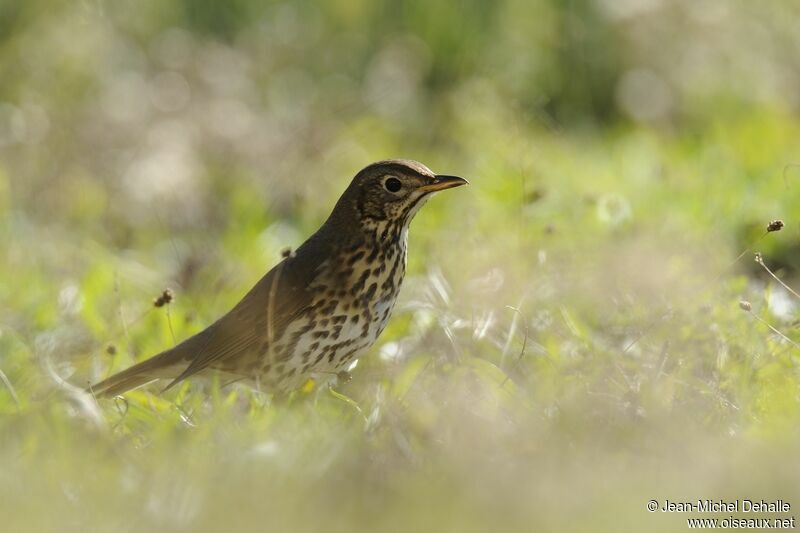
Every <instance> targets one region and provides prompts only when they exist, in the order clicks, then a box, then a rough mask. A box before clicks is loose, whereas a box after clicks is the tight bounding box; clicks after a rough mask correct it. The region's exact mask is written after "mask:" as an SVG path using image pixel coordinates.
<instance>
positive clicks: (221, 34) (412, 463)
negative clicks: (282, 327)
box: [0, 0, 800, 531]
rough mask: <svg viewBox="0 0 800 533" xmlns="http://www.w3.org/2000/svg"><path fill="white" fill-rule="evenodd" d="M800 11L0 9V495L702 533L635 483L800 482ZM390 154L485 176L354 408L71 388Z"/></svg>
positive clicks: (60, 508)
mask: <svg viewBox="0 0 800 533" xmlns="http://www.w3.org/2000/svg"><path fill="white" fill-rule="evenodd" d="M798 22H800V3H798V2H794V1H792V0H776V1H772V2H751V1H747V0H727V1H721V0H525V1H522V0H502V1H495V2H487V1H483V0H458V1H455V0H453V1H442V2H425V1H422V0H408V1H402V2H398V1H391V0H372V1H363V0H333V1H325V2H314V1H290V2H276V1H268V2H260V1H255V0H229V1H227V2H214V1H211V0H174V1H168V2H167V1H163V0H140V1H138V2H125V1H115V2H105V1H101V0H81V1H61V0H29V1H25V2H21V1H14V0H5V1H0V249H1V250H2V254H0V280H2V281H0V378H1V380H2V383H0V457H2V462H3V463H4V464H5V465H6V466H4V468H3V469H2V471H1V472H0V495H2V497H1V498H0V501H3V502H4V503H0V509H2V508H3V507H5V506H8V507H7V509H4V510H3V514H4V516H7V517H10V518H9V520H10V523H11V524H12V526H13V529H14V530H15V531H23V530H31V531H33V530H38V531H41V530H59V531H71V530H75V531H86V530H114V531H115V530H131V531H134V530H149V531H152V530H171V531H175V530H182V529H191V530H209V531H210V530H216V529H219V528H221V527H223V526H225V527H232V528H234V529H244V530H251V529H254V528H255V527H259V528H262V527H263V528H265V529H268V530H269V529H271V528H274V529H276V530H282V531H285V530H293V531H299V530H305V529H309V530H318V529H319V528H320V527H322V526H323V525H324V527H326V529H329V530H335V531H339V530H341V531H353V530H358V529H364V530H370V531H375V530H387V531H390V530H395V529H403V530H407V529H410V528H413V529H422V530H431V529H437V530H450V529H451V530H459V531H468V530H475V531H479V530H485V529H493V530H496V529H500V528H504V529H509V530H510V529H519V530H528V529H540V530H564V529H568V530H581V529H583V530H591V531H599V530H609V531H618V530H620V529H628V528H634V527H635V528H637V529H641V528H644V527H646V528H648V529H652V530H673V529H681V530H683V529H685V527H686V526H685V522H684V521H682V520H683V518H684V517H678V516H674V515H665V514H662V513H656V514H655V515H651V514H649V513H647V512H646V510H645V504H646V502H647V500H648V499H651V498H655V499H659V500H663V499H664V498H666V497H669V499H670V500H693V499H694V500H696V499H697V498H700V497H702V498H711V499H719V498H737V497H738V498H744V497H750V498H756V499H758V498H764V499H767V498H779V497H780V498H783V499H784V500H788V501H789V502H790V503H791V504H792V506H795V505H797V506H800V498H797V496H798V491H797V487H796V479H797V475H798V473H799V472H798V465H797V461H796V460H794V459H793V457H796V456H797V453H798V452H800V435H798V430H797V428H798V427H800V426H798V422H800V373H799V372H798V369H797V362H798V359H797V357H798V355H800V347H798V344H797V342H799V341H800V332H798V331H797V330H798V319H799V318H800V316H798V311H797V304H798V298H797V296H796V294H794V293H793V292H792V289H791V287H794V290H797V289H798V287H800V283H798V280H799V278H800V276H798V265H800V221H798V219H797V217H796V214H797V212H798V205H800V123H798V118H800V32H798V31H797V27H798ZM384 158H411V159H417V160H419V161H422V162H423V163H425V164H426V165H428V166H429V167H431V168H432V169H433V170H434V171H436V172H441V173H446V174H456V175H462V176H465V177H467V178H468V179H469V180H470V181H471V183H472V186H471V187H469V188H467V189H459V190H458V191H455V192H453V193H448V194H447V195H441V196H439V197H437V198H436V199H435V200H434V201H433V202H430V203H429V204H428V206H427V207H426V209H425V210H423V212H422V213H421V214H420V215H419V216H418V217H417V219H416V220H415V223H414V225H413V227H412V231H411V243H410V247H411V249H410V256H409V267H410V277H409V279H408V280H407V283H406V286H405V288H404V293H403V296H402V298H403V300H402V301H401V306H400V309H399V310H398V312H397V314H396V318H395V320H394V321H393V323H392V325H391V326H390V328H389V329H388V330H387V331H386V333H384V336H383V337H382V338H381V340H380V341H379V344H378V346H376V347H375V348H374V349H373V350H372V353H371V354H370V355H371V356H370V357H369V358H365V359H363V360H362V361H361V362H360V363H359V366H358V368H356V369H355V370H354V371H353V377H354V379H353V381H352V382H349V383H340V384H338V385H337V386H336V391H338V392H337V393H336V394H337V396H334V395H332V394H329V393H328V392H327V391H317V392H314V393H313V394H310V395H308V396H309V397H307V398H302V399H297V401H295V402H292V404H291V405H290V406H286V407H277V408H276V407H274V406H271V405H270V404H269V401H268V400H267V399H265V398H264V397H262V396H260V395H256V394H253V393H251V392H248V391H246V390H239V389H233V390H230V388H223V389H220V387H219V386H218V384H211V385H203V384H199V383H198V384H187V385H186V386H185V387H184V388H183V389H182V390H180V391H176V393H175V394H172V395H167V397H159V396H157V395H154V394H151V393H153V392H156V391H157V388H152V389H146V390H145V391H140V392H135V393H132V394H131V395H129V396H128V398H127V399H126V400H125V401H117V402H102V403H100V404H98V403H97V402H95V401H94V399H92V398H91V397H86V395H85V394H83V393H81V392H80V389H81V388H82V387H83V386H84V385H85V383H87V382H88V381H89V380H93V379H97V378H100V377H104V376H107V375H109V373H110V372H112V371H114V370H119V369H121V368H124V367H126V366H127V365H129V364H131V363H132V362H134V361H135V360H139V359H141V358H143V357H147V356H149V355H151V354H153V353H155V352H158V351H159V350H161V349H163V348H164V347H166V346H169V345H171V344H172V343H174V342H175V341H176V340H180V339H182V338H184V337H186V336H188V335H189V334H191V333H193V332H196V331H198V330H199V329H200V328H202V327H204V326H205V325H207V324H208V323H210V322H211V321H213V320H214V319H215V318H216V317H218V316H219V315H220V314H222V313H223V312H225V311H226V310H227V309H228V308H229V307H230V306H231V305H233V304H234V303H235V302H236V301H238V299H239V298H240V297H241V296H242V295H243V294H244V292H245V291H246V290H247V289H248V288H249V287H250V286H251V285H252V284H253V283H254V282H255V281H256V280H257V279H258V278H259V277H260V276H261V275H262V274H263V273H264V272H265V271H266V270H267V269H268V268H269V267H271V266H272V265H273V264H275V263H276V262H277V260H278V258H279V257H280V251H281V249H283V248H284V247H287V246H297V245H298V244H300V243H301V242H302V241H303V240H304V238H305V237H306V236H308V235H309V234H310V233H311V232H313V231H314V230H315V229H316V228H317V227H318V226H319V224H320V223H321V222H322V221H323V220H324V219H325V217H326V216H327V214H328V212H329V210H330V209H331V207H332V206H333V204H334V202H335V200H336V199H337V198H338V196H339V194H340V193H341V191H342V190H343V189H344V187H345V186H346V184H347V183H348V182H349V180H350V178H351V177H352V176H353V175H354V174H355V173H356V172H357V171H358V170H359V169H361V168H362V167H364V166H366V165H367V164H368V163H370V162H372V161H375V160H379V159H384ZM774 219H782V220H783V221H784V222H785V227H783V229H782V230H781V231H779V232H770V233H767V232H766V228H767V224H769V222H770V221H772V220H774ZM755 252H761V253H762V257H763V262H764V264H760V263H758V262H756V261H754V260H753V257H754V255H753V254H754V253H755ZM776 278H777V279H776ZM778 279H779V280H780V281H782V282H783V283H785V284H787V286H788V287H789V288H785V287H784V286H782V285H781V283H780V282H779V281H778ZM166 287H170V288H172V289H173V290H174V292H175V295H176V300H175V302H174V303H172V304H170V305H169V306H166V307H165V308H157V309H156V308H154V307H153V305H152V300H153V298H154V297H156V296H158V295H159V294H160V293H161V291H162V290H163V289H164V288H166ZM740 300H746V301H747V302H749V304H748V305H749V309H746V308H747V307H748V305H745V306H742V307H740V305H739V301H740ZM147 390H149V392H147ZM342 395H343V396H342ZM792 496H794V497H795V500H792ZM265 502H266V503H265Z"/></svg>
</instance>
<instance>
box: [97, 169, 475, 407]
mask: <svg viewBox="0 0 800 533" xmlns="http://www.w3.org/2000/svg"><path fill="white" fill-rule="evenodd" d="M466 184H468V182H467V180H465V179H464V178H461V177H458V176H449V175H441V174H434V173H433V172H432V171H431V170H430V169H429V168H428V167H426V166H425V165H423V164H422V163H419V162H417V161H412V160H404V159H391V160H384V161H378V162H376V163H372V164H370V165H368V166H367V167H365V168H363V169H362V170H361V171H359V172H358V173H357V174H356V175H355V177H354V178H353V179H352V181H351V182H350V185H349V186H348V187H347V188H346V189H345V191H344V193H343V194H342V195H341V197H340V198H339V200H338V202H336V204H335V206H334V208H333V210H332V212H331V214H330V216H329V217H328V218H327V220H326V221H325V223H324V224H322V226H321V227H320V228H319V229H318V230H317V232H316V233H314V234H313V235H312V236H311V237H309V238H308V240H306V241H305V242H304V243H303V244H302V245H301V246H299V247H298V248H297V249H296V250H295V251H293V252H290V253H286V254H284V257H283V259H282V260H281V261H280V262H279V263H278V264H277V265H275V266H274V267H273V268H272V269H271V270H270V271H269V272H267V273H266V274H265V275H264V276H263V277H262V278H261V279H260V280H259V281H258V282H257V283H256V284H255V286H254V287H253V288H252V289H251V290H250V291H249V292H248V293H247V294H246V295H245V296H244V297H243V298H242V299H241V300H240V301H239V303H237V304H236V305H235V306H234V307H233V308H232V309H231V310H230V311H229V312H228V313H226V314H225V315H223V316H222V317H221V318H219V319H218V320H217V321H216V322H214V323H212V324H211V325H210V326H208V327H207V328H206V329H204V330H202V331H200V332H199V333H197V334H195V335H193V336H191V337H189V338H187V339H186V340H184V341H182V342H180V343H179V344H177V345H175V346H174V347H172V348H169V349H167V350H165V351H163V352H161V353H159V354H157V355H155V356H153V357H151V358H149V359H147V360H145V361H142V362H140V363H138V364H135V365H133V366H132V367H130V368H128V369H126V370H123V371H121V372H119V373H117V374H114V375H112V376H110V377H108V378H106V379H104V380H102V381H100V382H99V383H96V384H94V385H90V386H89V387H88V389H87V392H89V393H91V394H93V395H95V396H96V397H115V396H119V395H121V394H124V393H125V392H127V391H129V390H131V389H135V388H138V387H141V386H144V385H146V384H148V383H151V382H154V381H157V380H169V382H168V384H167V385H166V387H164V388H163V389H162V391H161V392H162V393H163V392H165V391H167V390H169V389H170V388H172V387H174V386H175V385H177V384H178V383H181V382H183V381H184V380H186V379H187V378H190V377H195V376H197V377H209V376H211V375H214V374H217V375H220V376H221V377H222V379H225V380H227V381H237V382H244V383H245V384H247V385H250V386H252V387H253V388H256V389H257V390H261V391H266V392H270V393H273V394H275V395H276V396H277V395H285V394H288V393H290V392H291V391H293V390H296V389H298V388H300V387H301V386H303V385H304V384H305V383H307V382H308V381H309V379H313V380H315V381H322V382H324V381H329V380H330V377H331V376H333V375H337V374H340V373H342V372H345V371H346V370H347V369H348V368H349V367H350V365H351V364H352V362H353V361H354V360H355V359H357V358H358V357H359V356H360V355H361V354H362V353H363V352H365V351H366V350H367V349H368V348H370V347H371V346H372V345H373V344H374V343H375V341H376V340H377V339H378V336H379V335H380V334H381V332H383V330H384V328H385V327H386V324H387V322H388V321H389V318H390V316H391V314H392V310H393V309H394V306H395V303H396V301H397V296H398V293H399V291H400V287H401V285H402V283H403V278H404V277H405V273H406V257H407V243H408V229H409V225H410V223H411V220H412V219H413V218H414V216H415V215H416V214H417V212H418V211H419V209H420V208H421V207H422V205H423V204H425V202H426V201H427V200H428V199H429V198H430V197H431V196H432V195H434V194H436V193H438V192H441V191H444V190H447V189H451V188H454V187H459V186H461V185H466ZM326 377H327V379H326Z"/></svg>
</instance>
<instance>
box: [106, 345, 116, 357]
mask: <svg viewBox="0 0 800 533" xmlns="http://www.w3.org/2000/svg"><path fill="white" fill-rule="evenodd" d="M106 353H107V354H108V355H115V354H116V353H117V347H116V346H114V345H113V344H109V345H108V346H106Z"/></svg>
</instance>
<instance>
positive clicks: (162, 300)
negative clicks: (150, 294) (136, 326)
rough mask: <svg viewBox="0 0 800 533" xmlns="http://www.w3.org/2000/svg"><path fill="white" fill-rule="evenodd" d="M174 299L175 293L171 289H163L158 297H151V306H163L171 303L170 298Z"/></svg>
mask: <svg viewBox="0 0 800 533" xmlns="http://www.w3.org/2000/svg"><path fill="white" fill-rule="evenodd" d="M174 299H175V294H174V293H173V292H172V289H164V292H162V293H161V295H160V296H159V297H158V298H153V306H154V307H164V306H165V305H167V304H169V303H172V300H174Z"/></svg>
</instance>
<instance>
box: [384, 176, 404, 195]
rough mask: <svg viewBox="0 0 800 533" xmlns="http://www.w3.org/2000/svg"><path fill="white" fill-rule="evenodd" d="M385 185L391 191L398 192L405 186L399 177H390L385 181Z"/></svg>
mask: <svg viewBox="0 0 800 533" xmlns="http://www.w3.org/2000/svg"><path fill="white" fill-rule="evenodd" d="M383 186H384V187H385V188H386V190H387V191H389V192H397V191H399V190H400V189H402V188H403V184H402V183H400V180H399V179H397V178H389V179H387V180H386V181H384V182H383Z"/></svg>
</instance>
